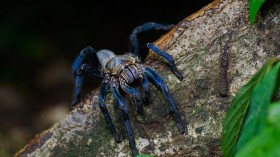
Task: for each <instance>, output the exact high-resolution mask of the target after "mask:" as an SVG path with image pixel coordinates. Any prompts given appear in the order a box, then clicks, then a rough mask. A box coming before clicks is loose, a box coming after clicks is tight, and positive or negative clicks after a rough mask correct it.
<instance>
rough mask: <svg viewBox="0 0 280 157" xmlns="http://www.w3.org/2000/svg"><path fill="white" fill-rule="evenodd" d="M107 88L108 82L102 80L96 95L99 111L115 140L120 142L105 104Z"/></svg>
mask: <svg viewBox="0 0 280 157" xmlns="http://www.w3.org/2000/svg"><path fill="white" fill-rule="evenodd" d="M108 88H109V83H105V82H104V83H103V84H102V85H101V88H100V93H99V97H98V102H99V107H100V109H101V111H102V113H103V115H104V118H105V120H106V122H107V124H108V125H109V127H110V129H111V131H112V134H113V136H114V139H115V141H116V142H121V139H120V136H119V134H118V133H117V131H116V128H115V126H114V124H113V122H112V118H111V116H110V114H109V112H108V109H107V106H106V104H105V101H106V95H107V91H108Z"/></svg>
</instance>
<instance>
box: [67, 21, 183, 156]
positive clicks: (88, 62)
mask: <svg viewBox="0 0 280 157" xmlns="http://www.w3.org/2000/svg"><path fill="white" fill-rule="evenodd" d="M172 26H173V25H168V26H164V25H161V24H157V23H151V22H150V23H145V24H143V25H142V26H139V27H137V28H135V29H134V30H133V32H132V34H131V35H130V43H131V52H130V53H129V54H123V55H115V54H114V53H113V52H112V51H110V50H106V49H104V50H100V51H97V52H95V50H94V49H93V48H92V47H86V48H84V49H83V50H82V51H81V52H80V55H79V56H78V57H77V58H76V60H75V61H74V63H73V66H72V70H73V76H74V80H75V82H76V85H75V89H74V99H73V101H72V105H75V104H76V103H77V102H78V101H79V96H80V92H81V89H82V85H83V80H84V75H85V74H88V75H89V76H92V77H94V76H97V77H100V78H103V81H102V84H101V87H100V92H99V96H98V103H99V107H100V109H101V111H102V113H103V115H104V118H105V120H106V122H107V124H108V125H109V127H110V129H111V132H112V134H113V136H114V139H115V141H116V142H120V136H119V134H118V133H117V131H116V128H115V126H114V124H113V123H112V119H111V116H110V114H109V111H108V109H107V107H106V104H105V100H106V95H107V92H108V91H111V92H112V94H113V96H114V98H115V99H116V101H117V104H118V107H119V109H120V111H121V114H122V118H123V121H124V125H125V130H126V132H127V135H128V139H129V145H130V148H131V151H132V153H133V155H137V154H138V150H137V148H136V144H135V139H134V133H133V129H132V127H131V122H130V118H129V112H128V108H127V106H126V104H125V101H124V99H123V97H122V95H121V93H120V90H122V91H124V92H125V93H127V94H130V95H132V96H133V98H134V102H135V104H136V109H137V112H140V113H141V112H143V102H142V99H141V95H140V93H139V92H138V90H137V89H136V88H135V87H133V86H134V83H135V82H139V83H141V86H142V88H143V90H144V92H145V98H144V102H146V103H147V102H148V101H149V98H150V88H149V81H148V80H151V81H153V82H154V83H155V85H156V86H158V87H159V88H160V89H161V91H162V93H163V95H164V96H165V98H166V100H167V102H168V103H169V107H170V110H171V112H172V113H173V116H174V119H175V122H176V124H177V127H178V129H179V131H180V133H181V134H183V133H184V132H185V128H184V125H183V123H182V120H181V117H180V115H179V112H178V109H177V107H176V105H175V103H174V100H173V97H172V95H171V94H170V92H169V90H168V87H167V86H166V84H165V82H164V81H163V79H162V78H161V77H160V76H159V75H158V74H157V73H156V72H155V71H154V70H153V69H152V68H150V67H148V66H146V65H144V64H143V63H142V62H141V60H140V59H139V58H138V57H137V56H138V55H139V54H138V50H137V49H138V42H137V36H136V35H137V34H138V33H141V32H143V31H147V30H150V29H156V30H158V29H163V30H168V29H170V28H172ZM147 47H148V48H150V49H151V50H153V51H154V52H155V53H156V54H157V55H159V56H161V57H163V58H164V59H165V60H166V61H167V62H168V63H169V64H170V67H171V70H172V71H173V72H174V74H175V75H176V76H177V77H178V79H180V80H181V79H182V78H183V77H182V74H181V73H180V72H179V71H178V70H177V67H176V65H175V63H174V59H173V58H172V56H170V55H169V54H167V53H166V52H164V51H163V50H161V49H159V48H158V47H157V46H155V45H154V44H152V43H148V44H147Z"/></svg>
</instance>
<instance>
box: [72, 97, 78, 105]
mask: <svg viewBox="0 0 280 157" xmlns="http://www.w3.org/2000/svg"><path fill="white" fill-rule="evenodd" d="M78 101H79V100H78V98H76V97H75V98H73V100H72V101H71V105H72V106H76V105H77V103H78Z"/></svg>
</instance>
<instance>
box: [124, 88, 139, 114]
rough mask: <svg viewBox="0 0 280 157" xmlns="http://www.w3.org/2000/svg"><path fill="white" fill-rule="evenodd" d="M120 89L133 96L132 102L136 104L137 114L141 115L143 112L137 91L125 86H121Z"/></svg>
mask: <svg viewBox="0 0 280 157" xmlns="http://www.w3.org/2000/svg"><path fill="white" fill-rule="evenodd" d="M121 88H122V89H123V91H125V92H126V93H128V94H131V95H133V97H134V101H135V104H136V107H137V112H138V113H142V112H143V104H142V101H141V96H140V94H139V92H138V91H137V89H135V88H133V87H130V86H128V85H127V84H121Z"/></svg>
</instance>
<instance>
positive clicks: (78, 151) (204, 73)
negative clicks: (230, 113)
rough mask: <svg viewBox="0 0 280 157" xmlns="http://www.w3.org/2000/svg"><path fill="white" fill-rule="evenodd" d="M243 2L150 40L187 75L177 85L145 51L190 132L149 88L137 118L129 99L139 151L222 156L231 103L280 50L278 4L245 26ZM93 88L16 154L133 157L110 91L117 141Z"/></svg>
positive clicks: (219, 4)
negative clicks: (147, 100) (181, 128)
mask: <svg viewBox="0 0 280 157" xmlns="http://www.w3.org/2000/svg"><path fill="white" fill-rule="evenodd" d="M248 3H249V2H248V0H215V1H213V2H212V3H211V4H209V5H208V6H206V7H204V8H203V9H201V10H200V11H198V12H197V13H194V14H193V15H191V16H189V17H187V18H186V19H184V20H182V21H181V22H180V23H178V24H177V25H176V26H175V28H174V29H173V30H171V31H170V32H169V33H167V34H166V35H164V36H162V37H161V38H160V39H159V40H158V41H156V42H155V44H156V45H159V46H160V47H161V48H163V49H164V50H165V51H167V52H168V53H169V54H171V55H172V56H173V57H174V58H175V61H176V64H177V66H178V68H179V70H180V71H182V73H183V75H184V77H185V78H184V79H183V80H182V81H181V82H180V81H179V80H178V79H177V78H176V76H175V75H174V74H173V73H172V72H171V71H170V69H169V67H168V66H166V65H165V64H162V62H161V61H157V60H156V59H157V58H156V56H155V55H154V54H153V53H152V52H150V53H149V55H148V58H147V61H146V64H147V65H149V66H151V67H152V68H154V69H155V70H156V71H158V72H159V74H160V75H161V76H162V77H163V78H164V80H165V81H166V83H167V86H168V87H169V89H170V92H171V93H172V95H173V96H174V99H175V101H176V104H177V106H178V108H179V112H180V113H181V115H182V120H183V122H184V124H185V126H186V128H187V132H186V133H185V134H184V135H180V133H179V131H178V129H177V127H176V124H175V122H174V120H173V117H172V115H170V114H169V108H168V105H167V102H166V101H165V99H164V98H163V95H162V93H161V92H160V91H159V90H158V89H156V88H154V87H153V86H152V85H151V87H152V88H151V99H152V100H151V102H150V103H149V105H146V106H145V108H144V114H143V115H137V114H136V110H135V107H134V106H135V105H134V104H133V101H131V100H132V99H130V98H129V97H127V98H126V100H128V102H127V104H129V106H130V108H129V111H130V117H131V121H132V125H133V129H134V132H135V138H136V142H137V148H138V149H139V151H140V153H143V154H154V155H157V156H159V155H162V156H221V151H220V143H221V131H222V120H223V117H224V116H225V113H226V111H227V109H228V107H229V105H230V102H231V100H232V99H233V98H234V96H235V94H236V93H237V91H238V90H239V88H240V87H241V86H242V85H244V84H245V82H246V81H248V80H249V78H250V77H251V76H252V75H253V74H254V73H255V72H256V71H257V70H258V69H259V68H260V67H261V66H262V65H263V64H264V63H265V62H266V60H267V59H268V58H270V57H273V56H277V57H279V52H280V44H279V41H280V40H279V38H280V35H279V32H280V9H279V4H277V5H273V6H271V7H270V8H269V9H270V10H269V12H267V13H264V15H263V16H260V15H258V16H257V20H256V23H255V24H254V25H250V23H249V18H248V6H249V5H248ZM278 3H279V2H278ZM226 65H228V66H226ZM225 67H226V69H225ZM227 83H228V84H227ZM221 90H223V92H222V93H224V94H223V95H222V96H221V95H220V93H221ZM97 91H98V89H95V90H93V91H92V93H90V94H89V95H88V96H87V97H86V98H84V100H83V101H82V102H81V103H79V104H78V106H76V107H75V108H74V109H73V110H72V111H71V112H69V114H68V115H67V116H66V117H65V119H63V120H61V121H60V122H58V123H56V124H54V125H53V126H52V127H51V128H49V129H48V130H46V131H43V132H42V133H41V134H39V135H37V136H36V137H35V138H34V139H33V140H32V141H31V142H30V143H29V144H28V145H27V146H26V147H25V148H23V149H22V150H20V151H19V152H18V153H17V154H16V155H15V156H27V155H30V156H68V157H69V156H128V155H131V151H130V148H129V145H128V141H127V138H126V134H125V130H124V126H123V123H122V120H121V117H120V116H119V114H118V110H117V109H116V108H114V106H115V105H114V104H115V101H114V99H113V98H112V95H111V94H109V95H108V100H107V101H106V104H107V106H108V108H109V112H110V113H111V114H112V118H113V121H114V123H115V124H116V127H117V129H118V132H119V133H121V135H122V142H121V143H115V142H114V139H113V136H112V134H111V132H110V130H109V128H108V126H107V124H106V122H105V120H104V118H103V115H102V114H101V112H100V109H99V107H98V105H97V101H96V98H97ZM224 96H226V97H224ZM92 104H93V105H92ZM92 106H93V108H92ZM127 154H128V155H127Z"/></svg>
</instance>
